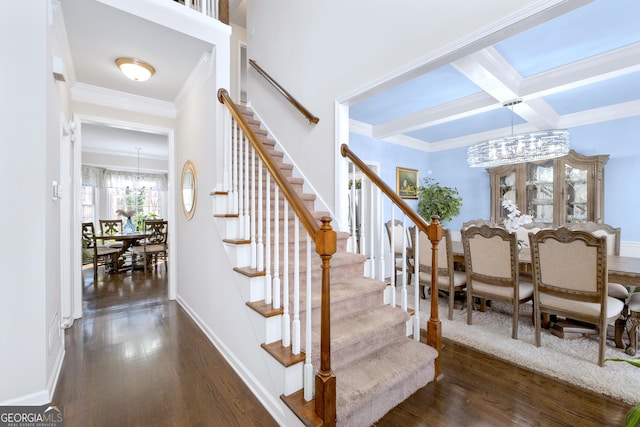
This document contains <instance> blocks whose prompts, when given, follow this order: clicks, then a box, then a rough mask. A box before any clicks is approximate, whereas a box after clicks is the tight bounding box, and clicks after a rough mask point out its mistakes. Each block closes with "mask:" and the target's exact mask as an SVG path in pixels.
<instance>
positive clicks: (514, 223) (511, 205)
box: [502, 199, 533, 233]
mask: <svg viewBox="0 0 640 427" xmlns="http://www.w3.org/2000/svg"><path fill="white" fill-rule="evenodd" d="M502 207H503V208H504V209H506V210H507V219H505V220H504V227H505V228H506V229H507V230H509V232H511V233H513V232H514V231H516V230H517V229H518V228H519V227H520V226H522V225H524V224H529V223H530V222H531V221H533V217H532V216H531V215H521V214H520V209H518V206H517V205H516V203H515V202H514V201H513V200H510V199H504V200H503V201H502Z"/></svg>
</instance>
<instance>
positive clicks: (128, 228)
mask: <svg viewBox="0 0 640 427" xmlns="http://www.w3.org/2000/svg"><path fill="white" fill-rule="evenodd" d="M135 231H136V227H135V226H134V225H133V222H131V217H129V218H127V221H126V222H125V223H124V232H125V234H133V233H135Z"/></svg>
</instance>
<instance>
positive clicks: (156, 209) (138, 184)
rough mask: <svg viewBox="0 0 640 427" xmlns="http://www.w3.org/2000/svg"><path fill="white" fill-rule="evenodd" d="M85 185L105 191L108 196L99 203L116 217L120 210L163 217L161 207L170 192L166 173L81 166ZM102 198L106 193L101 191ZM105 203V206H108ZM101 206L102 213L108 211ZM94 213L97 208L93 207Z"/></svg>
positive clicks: (141, 215)
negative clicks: (168, 191)
mask: <svg viewBox="0 0 640 427" xmlns="http://www.w3.org/2000/svg"><path fill="white" fill-rule="evenodd" d="M82 184H83V186H91V187H92V188H94V196H93V197H94V205H95V189H96V187H98V188H103V189H105V190H106V199H107V200H101V201H100V203H101V204H102V205H103V208H104V207H106V212H108V213H109V218H113V219H116V218H118V214H116V211H117V210H118V209H122V210H135V211H136V213H137V214H138V216H139V217H148V216H149V215H155V216H157V217H159V218H162V217H163V214H164V213H163V212H162V207H163V205H164V198H165V197H166V192H167V175H166V174H150V173H137V172H127V171H112V170H108V169H102V168H95V167H89V166H83V167H82ZM102 194H103V197H104V194H105V193H102ZM105 205H106V206H105ZM103 208H101V212H103V213H104V212H105V210H104V209H103ZM94 215H95V208H94Z"/></svg>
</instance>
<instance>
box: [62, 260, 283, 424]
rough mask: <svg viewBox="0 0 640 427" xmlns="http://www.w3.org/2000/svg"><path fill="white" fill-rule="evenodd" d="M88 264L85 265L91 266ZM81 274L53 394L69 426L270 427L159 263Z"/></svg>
mask: <svg viewBox="0 0 640 427" xmlns="http://www.w3.org/2000/svg"><path fill="white" fill-rule="evenodd" d="M89 267H90V266H89ZM133 278H135V280H132V274H131V273H130V272H126V273H119V274H113V275H109V274H104V273H103V272H102V271H100V272H99V286H98V288H94V286H93V274H92V272H91V269H88V270H85V271H84V279H85V283H84V292H85V293H84V296H83V312H84V317H83V318H82V319H78V320H76V321H75V322H74V325H73V327H71V328H69V329H68V330H66V332H65V335H66V336H65V340H66V341H65V342H66V344H65V345H66V356H65V361H64V364H63V367H62V372H61V374H60V380H59V383H58V387H57V389H56V393H55V396H54V399H53V404H54V405H62V406H63V407H64V421H65V426H67V427H74V426H79V427H86V426H123V427H124V426H149V425H156V426H247V425H250V426H275V425H277V424H276V423H275V421H274V420H273V419H272V417H271V416H270V414H269V413H268V412H267V411H266V410H265V409H264V407H263V406H262V405H261V404H260V402H259V401H258V400H257V399H256V398H255V396H254V395H253V394H252V393H251V392H250V391H249V390H248V389H247V387H246V386H245V385H244V383H243V382H242V381H241V380H240V379H239V377H238V376H237V375H236V373H235V372H234V371H233V369H232V368H231V367H230V366H229V365H228V364H227V363H226V361H225V360H224V358H223V357H222V355H221V354H220V353H219V352H218V351H217V350H216V349H215V347H214V346H213V345H212V344H211V342H210V341H209V340H208V338H207V337H206V336H205V335H204V334H203V333H202V332H201V331H200V329H199V328H198V327H197V326H196V324H195V323H194V322H193V321H192V320H191V319H190V318H189V316H188V315H187V314H186V313H185V312H184V311H183V310H182V308H180V307H179V305H178V304H177V303H176V302H175V301H169V300H168V299H167V275H166V273H165V269H164V266H163V265H160V266H159V268H158V269H157V271H155V272H153V273H149V274H147V275H146V276H145V275H144V273H142V272H141V271H136V272H134V273H133Z"/></svg>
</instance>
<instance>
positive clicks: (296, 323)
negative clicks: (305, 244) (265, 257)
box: [291, 215, 310, 354]
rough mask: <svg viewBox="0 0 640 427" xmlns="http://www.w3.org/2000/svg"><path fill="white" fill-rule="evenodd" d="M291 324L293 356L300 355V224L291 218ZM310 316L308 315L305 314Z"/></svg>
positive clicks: (295, 218) (295, 216)
mask: <svg viewBox="0 0 640 427" xmlns="http://www.w3.org/2000/svg"><path fill="white" fill-rule="evenodd" d="M292 256H293V322H292V324H291V329H292V331H291V341H292V349H291V352H292V353H293V354H300V223H299V219H298V215H294V217H293V252H292ZM307 314H308V315H310V313H307Z"/></svg>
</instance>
